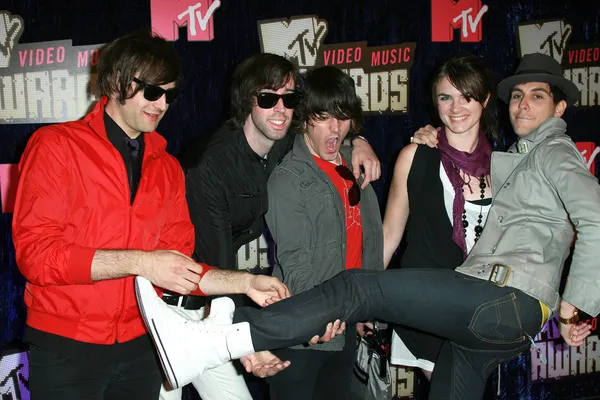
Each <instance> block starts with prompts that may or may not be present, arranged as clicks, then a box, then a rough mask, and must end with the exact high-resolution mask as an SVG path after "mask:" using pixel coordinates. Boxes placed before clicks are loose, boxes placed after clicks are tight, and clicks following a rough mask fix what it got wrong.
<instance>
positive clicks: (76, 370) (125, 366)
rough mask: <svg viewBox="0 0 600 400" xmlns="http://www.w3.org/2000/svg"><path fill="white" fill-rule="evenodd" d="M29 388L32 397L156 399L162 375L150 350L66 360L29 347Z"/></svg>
mask: <svg viewBox="0 0 600 400" xmlns="http://www.w3.org/2000/svg"><path fill="white" fill-rule="evenodd" d="M29 378H30V379H29V390H30V393H31V398H32V399H44V400H54V399H56V400H130V399H158V395H159V392H160V385H161V382H162V376H161V372H160V367H159V362H158V360H157V358H156V353H155V352H154V351H153V350H150V351H148V352H147V353H145V354H143V355H141V356H138V357H135V358H133V359H128V360H118V361H111V362H106V361H105V362H99V361H98V360H90V359H70V358H67V357H63V356H61V355H59V354H56V353H55V352H53V351H51V350H47V349H42V348H39V347H37V346H31V348H30V350H29Z"/></svg>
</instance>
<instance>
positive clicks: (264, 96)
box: [256, 92, 302, 109]
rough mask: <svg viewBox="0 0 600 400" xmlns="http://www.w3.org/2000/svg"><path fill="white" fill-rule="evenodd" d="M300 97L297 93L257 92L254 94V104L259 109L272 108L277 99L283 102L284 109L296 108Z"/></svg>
mask: <svg viewBox="0 0 600 400" xmlns="http://www.w3.org/2000/svg"><path fill="white" fill-rule="evenodd" d="M301 98H302V96H301V95H300V93H298V92H292V93H286V94H277V93H268V92H259V93H256V103H257V104H258V106H259V107H260V108H273V107H275V104H277V102H278V101H279V99H281V100H283V105H284V107H285V108H289V109H292V108H296V106H297V105H298V103H300V99H301Z"/></svg>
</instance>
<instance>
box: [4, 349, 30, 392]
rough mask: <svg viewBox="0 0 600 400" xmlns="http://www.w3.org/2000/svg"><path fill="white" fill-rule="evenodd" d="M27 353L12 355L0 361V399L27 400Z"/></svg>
mask: <svg viewBox="0 0 600 400" xmlns="http://www.w3.org/2000/svg"><path fill="white" fill-rule="evenodd" d="M28 365H29V363H28V360H27V352H20V353H12V354H9V355H5V356H3V357H2V358H1V359H0V398H1V399H2V400H4V399H6V400H29V389H28V387H29V368H28Z"/></svg>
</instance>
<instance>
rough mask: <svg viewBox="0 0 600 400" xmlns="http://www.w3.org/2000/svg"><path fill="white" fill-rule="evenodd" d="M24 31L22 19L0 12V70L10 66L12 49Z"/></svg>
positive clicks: (6, 12)
mask: <svg viewBox="0 0 600 400" xmlns="http://www.w3.org/2000/svg"><path fill="white" fill-rule="evenodd" d="M24 29H25V23H24V22H23V18H21V17H20V16H18V15H12V14H11V13H9V12H8V11H0V68H8V67H9V66H10V57H11V56H12V52H13V49H14V48H15V45H16V44H17V43H18V42H19V38H20V37H21V34H22V33H23V30H24Z"/></svg>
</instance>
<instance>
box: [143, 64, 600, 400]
mask: <svg viewBox="0 0 600 400" xmlns="http://www.w3.org/2000/svg"><path fill="white" fill-rule="evenodd" d="M499 94H500V97H501V99H503V100H504V101H507V102H508V103H509V109H510V118H511V122H512V125H513V127H514V129H515V132H516V133H517V135H518V136H519V140H518V142H517V143H516V144H515V145H514V146H512V147H511V148H510V149H509V151H508V153H506V154H502V153H494V154H493V156H492V188H493V196H494V200H493V204H492V207H491V209H490V213H489V216H488V220H487V225H486V228H485V229H484V231H483V233H482V235H481V237H480V239H479V241H478V242H477V244H476V245H475V247H474V248H473V249H472V251H471V253H470V254H469V257H468V258H467V260H466V261H465V262H464V263H463V265H462V266H461V267H459V268H457V269H456V270H455V271H452V270H447V271H446V270H442V271H440V270H439V269H435V270H430V269H426V267H427V265H423V266H422V267H423V268H422V269H419V268H407V269H400V270H388V271H384V272H374V271H364V270H352V271H346V272H343V273H341V274H339V275H337V276H336V277H334V278H333V279H330V280H329V281H327V282H325V283H323V284H322V285H320V286H318V287H316V288H314V289H312V290H309V291H306V292H304V293H301V294H299V295H296V296H293V297H291V298H289V299H286V300H283V301H280V302H278V303H275V304H273V305H271V306H269V307H267V308H265V309H263V310H255V309H247V308H241V309H238V310H236V312H235V318H234V320H235V322H238V323H236V324H234V325H231V326H227V327H225V326H224V328H223V329H227V330H228V331H227V333H226V334H225V336H226V337H225V339H224V340H223V341H221V342H220V343H216V346H215V347H213V352H211V353H210V354H208V352H206V350H205V351H204V352H203V353H202V356H203V357H204V359H210V360H212V361H211V362H212V363H216V361H215V360H217V359H218V358H221V359H222V360H223V361H226V360H227V359H228V358H230V357H231V358H237V357H241V356H245V355H248V354H251V353H252V352H254V351H260V350H265V349H273V348H281V347H288V346H291V345H294V344H298V343H301V342H304V341H306V340H308V339H310V338H311V337H312V336H313V335H314V334H316V333H318V332H319V331H320V330H322V328H323V326H324V325H325V324H326V323H327V322H328V321H331V320H334V319H336V318H341V319H342V320H344V321H346V322H347V323H348V324H352V323H354V322H356V321H361V320H367V319H373V318H377V319H382V320H386V321H389V322H392V323H397V324H402V325H406V326H409V327H411V328H414V329H419V330H422V331H425V332H429V333H433V334H436V335H438V336H440V337H442V338H445V339H446V341H445V342H444V345H443V346H442V349H441V351H440V354H439V356H438V359H437V361H436V368H435V371H434V373H433V378H432V387H431V391H430V397H429V398H430V399H453V400H463V399H480V398H481V396H482V394H483V391H484V387H485V380H486V378H487V377H488V376H489V375H490V374H491V372H492V371H493V370H494V369H495V368H496V367H497V366H498V365H499V364H500V363H502V362H504V361H507V360H510V359H512V358H515V357H517V356H518V355H519V354H521V353H522V352H524V351H526V350H528V349H529V347H530V346H531V343H532V342H533V340H532V338H533V337H535V335H536V334H537V333H538V332H539V330H540V329H541V328H542V326H543V325H544V324H545V322H546V320H547V319H548V318H549V315H550V314H551V313H556V312H558V313H559V320H560V323H561V327H560V329H561V334H562V336H563V338H564V340H565V341H566V342H567V343H568V344H569V345H572V346H578V345H581V344H582V343H583V340H584V339H585V338H586V337H587V336H588V335H589V334H590V327H589V326H588V325H585V324H578V323H577V322H578V321H577V316H578V314H577V313H578V310H582V311H584V312H586V313H588V314H590V315H591V316H596V315H598V313H599V312H600V293H599V292H598V287H599V286H600V268H599V267H598V266H597V262H598V261H597V260H598V258H599V257H600V247H598V245H597V243H599V242H600V213H599V212H597V208H598V205H599V204H600V186H599V185H598V182H597V180H596V178H595V177H594V176H593V175H592V174H591V173H590V172H589V171H588V169H587V166H586V164H585V162H584V160H583V158H582V156H581V155H580V154H579V152H578V151H577V148H576V147H575V145H574V144H573V142H572V141H571V140H570V138H569V137H568V136H567V135H566V134H565V131H566V124H565V122H564V121H563V120H562V119H560V117H561V116H562V115H563V113H564V111H565V109H566V107H567V106H568V105H572V104H574V103H576V102H577V100H578V99H579V92H578V90H577V88H576V87H575V85H574V84H573V83H572V82H570V81H568V80H566V79H565V78H563V73H562V69H561V67H560V65H559V64H558V63H557V62H556V61H554V59H552V58H551V57H548V56H545V55H540V54H534V55H526V56H525V57H523V60H522V61H521V64H520V65H519V68H518V69H517V73H516V74H515V76H513V77H510V78H507V79H505V80H504V81H502V82H501V83H500V85H499ZM574 230H575V231H577V242H576V245H575V250H574V255H573V261H572V264H571V269H570V273H569V275H568V283H567V285H566V288H565V291H564V293H563V299H562V301H561V300H560V296H559V293H558V290H559V283H560V276H561V273H562V270H563V265H564V260H565V258H566V257H567V255H568V253H569V249H570V244H571V242H572V239H573V235H574ZM137 279H138V281H139V282H138V283H139V284H144V283H145V282H143V278H137ZM146 286H148V285H145V286H144V287H143V288H142V287H141V285H140V289H143V290H142V291H141V296H140V297H139V300H140V304H141V307H142V309H145V310H147V311H148V312H147V313H146V317H147V318H146V322H147V324H148V325H149V326H151V328H150V330H151V333H152V334H153V335H154V337H155V338H160V340H162V341H163V343H164V346H165V349H166V351H165V352H164V354H166V356H165V357H164V358H165V359H164V360H163V362H169V358H170V357H169V353H173V355H174V356H175V357H174V358H175V359H180V358H179V357H178V353H181V352H186V351H187V352H189V351H190V348H192V346H191V345H190V346H186V343H190V344H193V343H194V341H197V340H199V339H200V338H201V337H202V336H203V335H205V334H204V333H203V332H202V329H203V326H201V325H199V324H193V323H190V322H189V321H183V320H181V319H180V318H179V317H178V316H176V315H170V314H169V313H168V310H164V305H163V304H161V302H160V301H158V300H157V298H156V295H155V293H154V291H152V290H150V288H147V287H146ZM559 304H560V307H559ZM175 325H179V327H178V329H177V330H176V334H173V333H170V332H169V327H172V326H175ZM184 329H185V330H186V331H187V333H186V334H183V331H184ZM198 357H199V356H197V357H196V359H197V358H198ZM212 365H215V364H212ZM212 365H211V364H210V362H208V361H207V362H204V363H203V365H195V367H196V370H197V371H198V373H202V371H203V370H204V369H206V368H211V366H212Z"/></svg>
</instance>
